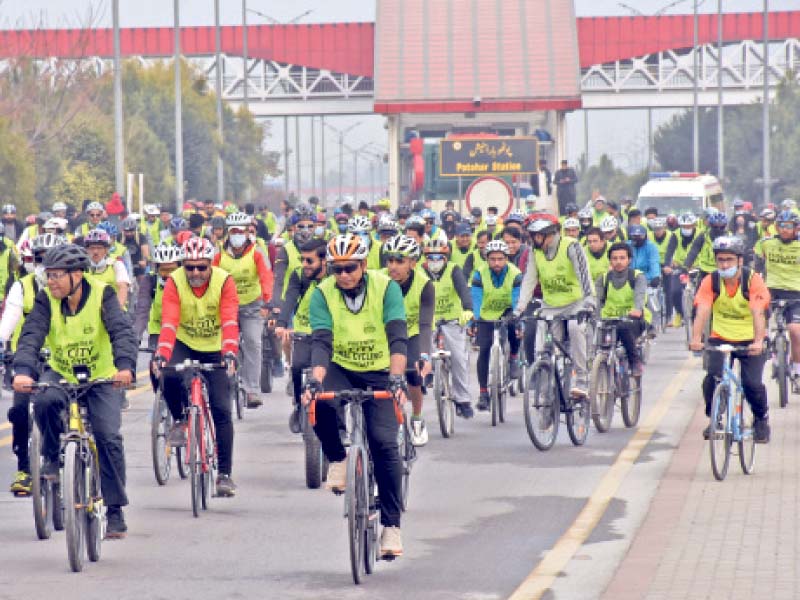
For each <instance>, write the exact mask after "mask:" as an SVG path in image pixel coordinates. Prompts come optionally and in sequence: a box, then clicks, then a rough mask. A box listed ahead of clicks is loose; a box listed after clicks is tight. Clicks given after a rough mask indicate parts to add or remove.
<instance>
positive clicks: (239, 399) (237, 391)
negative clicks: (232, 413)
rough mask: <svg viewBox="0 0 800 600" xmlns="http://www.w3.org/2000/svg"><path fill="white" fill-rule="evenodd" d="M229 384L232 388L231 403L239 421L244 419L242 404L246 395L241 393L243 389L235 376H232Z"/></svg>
mask: <svg viewBox="0 0 800 600" xmlns="http://www.w3.org/2000/svg"><path fill="white" fill-rule="evenodd" d="M231 384H232V385H231V387H232V388H233V405H234V406H235V407H236V418H237V420H239V421H241V420H242V419H244V404H245V398H246V397H245V396H244V395H243V394H242V392H243V390H242V387H241V386H240V385H239V381H238V378H237V377H234V378H233V381H231Z"/></svg>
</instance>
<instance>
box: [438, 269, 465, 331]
mask: <svg viewBox="0 0 800 600" xmlns="http://www.w3.org/2000/svg"><path fill="white" fill-rule="evenodd" d="M457 266H458V265H455V264H453V263H451V262H448V263H447V266H446V267H445V268H444V271H443V272H442V274H441V276H440V277H439V279H431V281H432V282H433V289H434V292H435V294H436V308H435V310H434V316H435V318H436V320H437V321H438V320H441V319H444V320H446V321H452V320H454V319H458V318H459V317H460V316H461V298H460V297H459V295H458V292H456V286H455V285H453V269H455V268H456V267H457Z"/></svg>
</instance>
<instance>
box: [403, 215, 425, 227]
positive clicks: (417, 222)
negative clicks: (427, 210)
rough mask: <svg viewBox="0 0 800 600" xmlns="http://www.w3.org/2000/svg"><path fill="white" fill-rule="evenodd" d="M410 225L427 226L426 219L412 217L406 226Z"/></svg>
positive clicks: (416, 216)
mask: <svg viewBox="0 0 800 600" xmlns="http://www.w3.org/2000/svg"><path fill="white" fill-rule="evenodd" d="M408 225H425V219H423V218H422V217H420V216H419V215H411V216H410V217H408V218H407V219H406V226H408Z"/></svg>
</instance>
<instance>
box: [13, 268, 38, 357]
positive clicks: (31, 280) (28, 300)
mask: <svg viewBox="0 0 800 600" xmlns="http://www.w3.org/2000/svg"><path fill="white" fill-rule="evenodd" d="M19 282H20V284H22V318H21V319H20V320H19V321H18V322H17V326H16V327H15V328H14V333H13V334H12V336H11V351H12V352H16V351H17V343H18V342H19V334H20V333H22V326H23V325H24V324H25V319H26V318H27V316H28V315H29V314H30V312H31V311H32V310H33V302H34V300H36V285H35V283H36V281H35V275H34V274H33V273H29V274H28V275H25V277H23V278H22V279H20V280H19Z"/></svg>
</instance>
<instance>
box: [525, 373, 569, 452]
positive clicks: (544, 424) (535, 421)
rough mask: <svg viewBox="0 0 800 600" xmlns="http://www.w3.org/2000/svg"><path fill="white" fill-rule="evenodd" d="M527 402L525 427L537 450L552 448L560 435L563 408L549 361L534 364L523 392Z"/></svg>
mask: <svg viewBox="0 0 800 600" xmlns="http://www.w3.org/2000/svg"><path fill="white" fill-rule="evenodd" d="M523 397H524V399H525V404H524V406H523V408H524V413H525V427H526V428H527V430H528V436H529V437H530V438H531V442H533V445H534V446H536V449H537V450H541V451H545V450H550V448H552V447H553V444H554V443H555V441H556V438H557V437H558V422H559V419H560V412H561V408H560V406H559V403H558V392H557V391H556V389H555V379H554V377H553V372H552V369H551V367H550V364H549V363H546V362H538V363H536V364H534V365H533V371H532V373H531V379H530V385H528V386H526V387H525V393H524V394H523Z"/></svg>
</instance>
